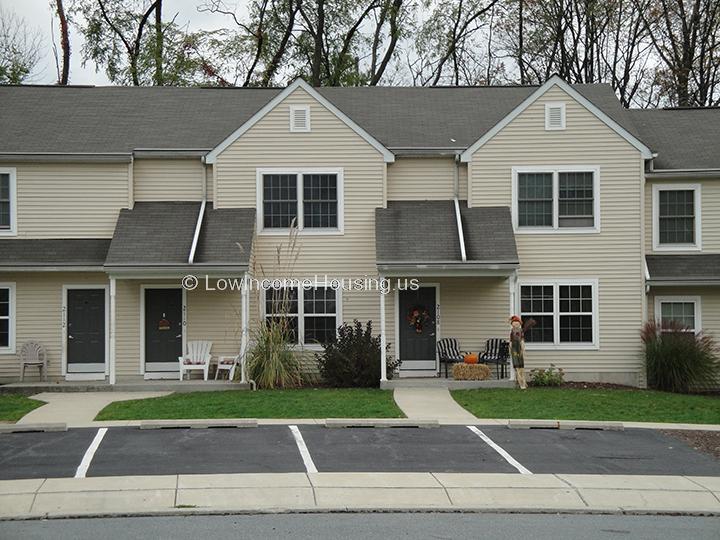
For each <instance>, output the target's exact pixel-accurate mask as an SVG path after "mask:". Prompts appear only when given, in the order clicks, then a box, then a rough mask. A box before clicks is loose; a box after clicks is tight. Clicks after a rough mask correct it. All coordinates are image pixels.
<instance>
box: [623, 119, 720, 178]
mask: <svg viewBox="0 0 720 540" xmlns="http://www.w3.org/2000/svg"><path fill="white" fill-rule="evenodd" d="M627 113H628V115H629V116H630V119H631V120H632V122H633V124H634V125H635V127H636V128H637V130H638V131H639V132H640V138H641V139H642V141H643V142H644V143H645V144H647V145H648V146H649V147H650V149H651V150H652V151H653V152H656V153H657V154H658V156H657V158H655V160H654V167H655V169H720V109H630V110H629V111H627Z"/></svg>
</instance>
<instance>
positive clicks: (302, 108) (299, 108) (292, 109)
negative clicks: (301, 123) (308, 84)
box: [290, 105, 310, 133]
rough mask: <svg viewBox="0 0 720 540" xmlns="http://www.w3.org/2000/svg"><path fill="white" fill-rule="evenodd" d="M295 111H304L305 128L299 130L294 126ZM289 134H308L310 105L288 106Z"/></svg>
mask: <svg viewBox="0 0 720 540" xmlns="http://www.w3.org/2000/svg"><path fill="white" fill-rule="evenodd" d="M295 111H305V118H306V119H307V126H306V127H304V128H299V127H297V126H296V125H295ZM290 132H291V133H308V132H310V105H290Z"/></svg>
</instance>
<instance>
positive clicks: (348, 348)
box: [315, 320, 400, 388]
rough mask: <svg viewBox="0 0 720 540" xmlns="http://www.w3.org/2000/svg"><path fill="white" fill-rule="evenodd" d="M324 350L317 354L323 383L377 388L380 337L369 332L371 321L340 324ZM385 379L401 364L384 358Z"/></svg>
mask: <svg viewBox="0 0 720 540" xmlns="http://www.w3.org/2000/svg"><path fill="white" fill-rule="evenodd" d="M323 348H324V351H323V352H322V353H320V354H316V355H315V358H316V360H317V363H318V368H319V370H320V375H321V376H322V378H323V380H324V381H325V383H326V384H328V385H330V386H335V387H341V388H343V387H344V388H347V387H358V388H372V387H377V386H380V361H381V360H380V359H381V354H380V336H374V335H373V333H372V322H371V321H368V322H367V323H366V324H365V327H364V328H363V325H362V323H360V321H358V320H354V321H353V324H347V323H346V324H343V325H342V326H341V327H340V328H338V331H337V337H336V338H335V339H332V340H331V341H330V342H328V343H326V344H324V345H323ZM386 362H387V377H388V379H391V378H392V376H393V372H394V371H395V370H396V369H397V368H398V366H399V365H400V362H399V361H396V360H393V359H392V358H390V357H388V358H386Z"/></svg>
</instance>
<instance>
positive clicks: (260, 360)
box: [247, 317, 302, 389]
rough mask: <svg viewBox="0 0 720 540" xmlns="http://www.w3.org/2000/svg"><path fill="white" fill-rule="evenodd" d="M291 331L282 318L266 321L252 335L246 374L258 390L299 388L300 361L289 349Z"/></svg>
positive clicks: (300, 378)
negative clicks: (252, 341) (252, 342)
mask: <svg viewBox="0 0 720 540" xmlns="http://www.w3.org/2000/svg"><path fill="white" fill-rule="evenodd" d="M291 336H292V331H291V329H290V325H289V323H288V319H287V318H285V317H279V318H273V319H268V320H267V321H265V323H264V324H261V325H260V327H259V328H258V330H257V331H256V332H255V337H254V341H255V346H254V347H253V348H252V349H251V350H250V352H249V354H248V361H247V373H248V375H249V377H250V379H251V380H253V381H255V383H256V384H257V385H258V388H269V389H272V388H297V387H299V386H301V385H302V376H301V371H300V361H299V359H298V357H297V355H296V354H295V352H294V351H293V350H292V349H291V347H290V339H291Z"/></svg>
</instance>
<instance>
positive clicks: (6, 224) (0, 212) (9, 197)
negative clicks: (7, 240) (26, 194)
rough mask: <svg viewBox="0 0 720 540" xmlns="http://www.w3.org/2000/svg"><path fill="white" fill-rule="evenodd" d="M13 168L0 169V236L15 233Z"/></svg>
mask: <svg viewBox="0 0 720 540" xmlns="http://www.w3.org/2000/svg"><path fill="white" fill-rule="evenodd" d="M16 175H17V172H16V170H15V169H14V168H7V167H0V236H15V234H16V233H17V196H16Z"/></svg>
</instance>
